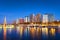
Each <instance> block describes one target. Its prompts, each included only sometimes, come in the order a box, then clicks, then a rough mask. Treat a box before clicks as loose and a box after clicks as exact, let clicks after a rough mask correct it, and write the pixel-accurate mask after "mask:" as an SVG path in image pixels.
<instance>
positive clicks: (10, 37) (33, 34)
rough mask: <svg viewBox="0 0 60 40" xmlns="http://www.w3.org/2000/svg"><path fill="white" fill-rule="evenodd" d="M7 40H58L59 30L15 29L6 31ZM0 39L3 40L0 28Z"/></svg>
mask: <svg viewBox="0 0 60 40" xmlns="http://www.w3.org/2000/svg"><path fill="white" fill-rule="evenodd" d="M5 32H6V34H7V35H6V36H5V37H6V39H7V40H17V39H18V40H48V39H49V40H55V39H60V38H59V37H60V28H47V27H45V28H39V27H26V28H23V27H17V28H7V29H6V31H5ZM0 35H1V36H0V38H2V39H3V29H2V28H0Z"/></svg>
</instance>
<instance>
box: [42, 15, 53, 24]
mask: <svg viewBox="0 0 60 40" xmlns="http://www.w3.org/2000/svg"><path fill="white" fill-rule="evenodd" d="M53 21H54V16H53V14H44V15H43V22H44V23H45V22H53Z"/></svg>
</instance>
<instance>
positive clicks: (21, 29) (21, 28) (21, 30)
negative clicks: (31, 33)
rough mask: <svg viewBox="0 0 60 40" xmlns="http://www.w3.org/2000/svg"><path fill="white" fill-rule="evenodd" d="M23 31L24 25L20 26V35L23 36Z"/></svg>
mask: <svg viewBox="0 0 60 40" xmlns="http://www.w3.org/2000/svg"><path fill="white" fill-rule="evenodd" d="M22 33H23V27H20V36H22Z"/></svg>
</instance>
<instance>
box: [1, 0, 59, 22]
mask: <svg viewBox="0 0 60 40" xmlns="http://www.w3.org/2000/svg"><path fill="white" fill-rule="evenodd" d="M32 13H34V14H37V13H40V14H42V15H43V14H45V13H52V14H54V17H55V20H60V1H59V0H0V23H3V21H4V16H6V19H7V23H11V22H12V21H14V20H16V19H17V18H21V17H22V18H24V17H25V16H29V15H30V14H32Z"/></svg>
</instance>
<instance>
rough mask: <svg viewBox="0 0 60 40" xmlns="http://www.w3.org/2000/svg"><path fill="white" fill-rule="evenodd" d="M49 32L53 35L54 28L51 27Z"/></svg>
mask: <svg viewBox="0 0 60 40" xmlns="http://www.w3.org/2000/svg"><path fill="white" fill-rule="evenodd" d="M50 33H51V35H52V36H54V35H55V28H51V29H50Z"/></svg>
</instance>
